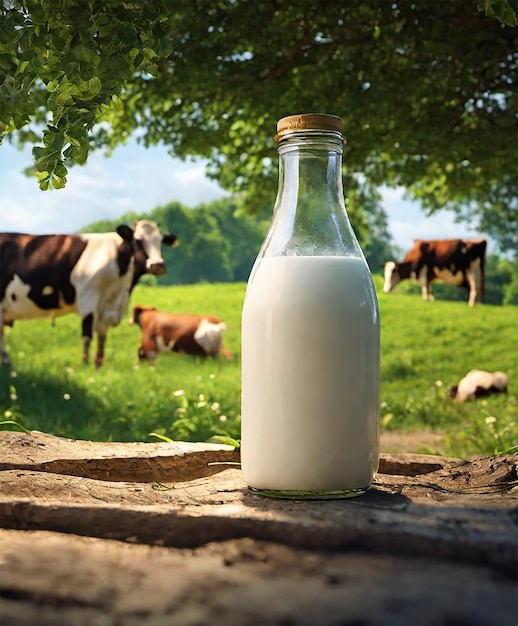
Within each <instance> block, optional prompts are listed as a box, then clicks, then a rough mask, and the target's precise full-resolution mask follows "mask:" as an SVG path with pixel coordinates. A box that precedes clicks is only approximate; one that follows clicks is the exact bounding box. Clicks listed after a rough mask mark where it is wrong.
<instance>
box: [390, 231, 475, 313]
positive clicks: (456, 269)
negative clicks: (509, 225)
mask: <svg viewBox="0 0 518 626" xmlns="http://www.w3.org/2000/svg"><path fill="white" fill-rule="evenodd" d="M486 247H487V241H486V240H485V239H473V240H466V239H435V240H429V241H427V240H424V239H414V246H413V248H412V249H411V250H410V251H409V252H407V254H406V256H405V258H404V259H403V261H402V262H401V263H395V262H394V261H388V262H387V263H385V284H384V286H383V291H384V292H385V293H389V292H391V291H392V289H394V287H395V286H396V285H397V284H398V283H399V282H401V281H402V280H405V279H408V278H409V279H411V280H415V281H417V282H418V283H419V284H420V285H421V290H422V294H423V300H433V295H432V291H431V288H430V285H431V283H432V282H433V281H434V280H441V281H443V282H444V283H446V284H449V285H456V286H457V287H464V288H466V289H467V290H468V291H469V299H468V304H469V306H474V304H475V301H476V299H477V296H478V298H479V301H482V300H483V297H484V266H485V258H486Z"/></svg>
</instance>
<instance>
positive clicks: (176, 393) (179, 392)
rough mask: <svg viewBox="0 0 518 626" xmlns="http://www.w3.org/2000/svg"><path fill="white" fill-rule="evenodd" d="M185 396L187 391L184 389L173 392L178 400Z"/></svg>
mask: <svg viewBox="0 0 518 626" xmlns="http://www.w3.org/2000/svg"><path fill="white" fill-rule="evenodd" d="M183 395H185V391H184V390H183V389H177V390H176V391H173V396H176V397H177V398H179V397H180V396H183Z"/></svg>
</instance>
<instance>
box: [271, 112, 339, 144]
mask: <svg viewBox="0 0 518 626" xmlns="http://www.w3.org/2000/svg"><path fill="white" fill-rule="evenodd" d="M297 130H331V131H335V132H337V133H340V134H341V135H343V134H344V123H343V120H342V118H340V117H338V116H336V115H328V114H326V113H302V114H300V115H288V116H287V117H283V118H281V119H280V120H279V121H278V122H277V135H276V139H277V140H279V139H282V137H283V136H284V135H285V134H287V133H290V132H294V131H297Z"/></svg>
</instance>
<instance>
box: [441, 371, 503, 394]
mask: <svg viewBox="0 0 518 626" xmlns="http://www.w3.org/2000/svg"><path fill="white" fill-rule="evenodd" d="M508 384H509V379H508V377H507V374H504V372H484V371H483V370H471V371H470V372H468V373H467V374H466V376H464V378H462V379H461V380H460V382H459V384H458V385H454V386H453V387H450V388H449V389H448V392H449V394H450V395H451V397H452V398H455V400H457V402H465V401H466V400H475V399H476V398H480V397H482V396H489V395H490V394H492V393H507V386H508Z"/></svg>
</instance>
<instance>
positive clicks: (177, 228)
mask: <svg viewBox="0 0 518 626" xmlns="http://www.w3.org/2000/svg"><path fill="white" fill-rule="evenodd" d="M351 212H352V213H355V209H354V207H351ZM357 214H358V215H360V216H368V217H367V218H365V219H364V220H360V221H359V222H358V223H357V224H355V223H354V222H353V228H354V230H355V232H356V235H357V237H358V240H359V242H360V245H361V247H362V249H363V251H364V253H365V257H366V259H367V262H368V264H369V267H370V269H371V271H372V272H373V273H374V274H383V266H384V263H385V262H386V261H389V260H394V259H395V260H400V258H401V257H402V253H403V251H401V250H399V249H398V248H397V247H396V246H395V245H394V244H393V242H392V239H391V235H390V232H389V230H388V222H387V217H386V214H385V212H384V211H383V209H382V208H381V207H380V206H379V205H377V204H375V203H370V204H369V205H368V206H366V207H364V210H363V211H362V212H359V213H357ZM140 219H150V220H154V221H156V222H157V224H158V225H159V226H160V228H161V230H162V232H167V233H174V234H176V235H177V236H178V238H179V241H180V245H179V246H177V247H175V248H172V249H171V248H169V247H166V248H164V249H163V251H162V252H163V257H164V260H165V261H166V263H167V273H166V274H164V275H163V276H158V277H156V276H144V277H143V279H142V282H147V283H148V284H156V285H164V286H165V285H182V284H195V283H200V282H208V283H212V282H246V281H247V280H248V276H249V274H250V270H251V269H252V265H253V263H254V261H255V259H256V257H257V253H258V252H259V248H260V246H261V244H262V242H263V239H264V236H265V234H266V231H267V229H268V226H269V223H270V219H271V206H266V205H265V206H264V207H263V208H262V209H261V211H260V212H259V213H258V214H254V215H250V213H249V212H247V211H246V210H245V209H244V208H243V206H242V202H241V201H240V200H239V198H236V197H232V196H229V197H226V198H222V199H220V200H216V201H214V202H212V203H208V204H201V205H199V206H197V207H195V208H189V207H186V206H184V205H182V204H181V203H179V202H176V201H173V202H169V203H168V204H166V205H165V206H159V207H156V208H155V209H153V210H152V211H151V212H149V213H126V214H124V215H122V216H121V217H120V218H119V219H116V220H102V221H97V222H94V223H92V224H89V225H87V226H85V227H84V228H83V229H81V230H82V232H108V231H113V230H115V229H116V227H117V226H118V225H119V224H121V223H126V224H128V225H131V224H133V223H134V222H135V221H137V220H140ZM400 288H401V287H400ZM434 292H435V293H436V294H437V296H438V297H441V298H445V299H448V300H461V299H463V298H464V294H463V293H462V292H461V291H460V290H459V289H458V288H456V287H453V288H452V287H448V286H446V285H439V284H437V285H434ZM485 302H487V303H490V304H518V259H517V258H515V259H514V260H509V259H506V258H503V257H500V256H499V255H497V254H491V255H489V256H488V259H487V267H486V297H485Z"/></svg>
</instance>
